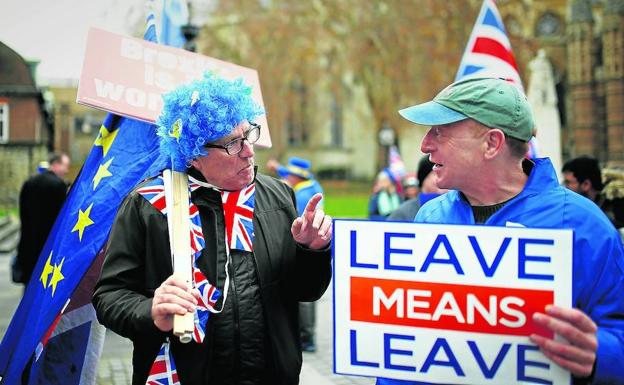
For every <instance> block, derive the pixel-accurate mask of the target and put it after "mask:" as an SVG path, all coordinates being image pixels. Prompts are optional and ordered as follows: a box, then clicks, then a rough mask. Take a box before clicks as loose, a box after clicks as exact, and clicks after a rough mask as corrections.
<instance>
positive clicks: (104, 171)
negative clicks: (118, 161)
mask: <svg viewBox="0 0 624 385" xmlns="http://www.w3.org/2000/svg"><path fill="white" fill-rule="evenodd" d="M113 159H115V158H111V159H110V160H109V161H108V162H106V163H104V164H101V165H100V167H98V170H97V172H96V173H95V176H94V177H93V191H95V188H96V187H97V186H98V185H99V184H100V181H101V180H102V179H104V178H107V177H109V176H113V174H111V172H110V171H108V167H109V166H110V165H111V163H112V162H113Z"/></svg>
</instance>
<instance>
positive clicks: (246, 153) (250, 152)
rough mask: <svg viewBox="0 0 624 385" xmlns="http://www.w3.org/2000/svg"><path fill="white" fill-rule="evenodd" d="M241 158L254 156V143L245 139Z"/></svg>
mask: <svg viewBox="0 0 624 385" xmlns="http://www.w3.org/2000/svg"><path fill="white" fill-rule="evenodd" d="M240 156H241V158H250V157H252V156H254V145H253V144H251V143H249V141H247V140H243V149H242V150H241V152H240Z"/></svg>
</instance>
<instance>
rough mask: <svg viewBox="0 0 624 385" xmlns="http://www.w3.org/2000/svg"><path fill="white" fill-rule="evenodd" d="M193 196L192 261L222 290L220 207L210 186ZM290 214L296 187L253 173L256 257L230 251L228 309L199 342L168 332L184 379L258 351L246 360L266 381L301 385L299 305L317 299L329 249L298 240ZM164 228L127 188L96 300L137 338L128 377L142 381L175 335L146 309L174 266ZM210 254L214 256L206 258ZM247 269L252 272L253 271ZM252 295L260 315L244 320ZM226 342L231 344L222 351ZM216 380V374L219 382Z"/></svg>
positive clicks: (189, 381) (187, 384)
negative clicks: (198, 229) (198, 250)
mask: <svg viewBox="0 0 624 385" xmlns="http://www.w3.org/2000/svg"><path fill="white" fill-rule="evenodd" d="M191 199H192V200H193V202H194V203H195V204H196V205H197V207H198V209H199V212H200V217H201V220H202V230H203V233H204V237H205V239H206V248H205V249H204V250H203V251H202V256H201V257H200V258H199V259H198V261H197V264H198V267H199V268H200V269H201V270H202V271H203V272H204V273H205V274H206V276H207V278H208V280H209V281H210V282H213V283H214V282H217V286H218V287H219V288H220V289H222V288H223V286H222V282H223V279H222V278H221V276H222V275H223V261H224V259H225V257H224V255H225V251H224V250H225V249H224V247H222V242H223V239H222V238H223V236H222V234H223V225H222V221H223V213H222V211H221V209H220V208H219V209H218V210H216V209H215V207H216V206H215V201H220V198H218V194H217V193H216V192H214V191H211V190H208V189H205V188H200V189H198V190H196V191H195V192H194V193H193V194H192V196H191ZM295 216H296V210H295V200H294V195H293V193H292V190H291V189H290V188H289V187H287V186H286V185H285V184H284V183H282V182H279V181H277V180H276V179H274V178H270V177H267V176H263V175H257V177H256V194H255V210H254V233H255V237H254V252H253V254H250V255H249V256H251V255H253V257H254V258H253V259H251V258H245V253H244V252H233V253H232V269H231V270H230V272H231V274H230V282H232V283H233V284H232V285H231V287H230V294H229V296H228V302H229V306H226V310H224V312H223V313H221V314H211V315H210V319H209V320H208V331H207V334H206V339H205V340H204V343H203V344H201V345H198V344H196V343H194V342H191V343H189V344H180V343H179V341H178V340H177V338H171V339H170V340H171V341H172V344H171V350H172V352H173V355H174V361H175V363H176V366H177V371H178V375H179V377H180V382H181V384H183V385H193V384H208V383H222V381H223V380H222V379H223V378H228V376H229V374H228V373H226V374H223V373H217V372H218V371H219V370H221V369H223V368H221V367H216V368H215V366H214V363H215V362H218V363H222V362H225V361H227V360H229V361H227V362H230V363H232V366H231V367H229V368H225V369H226V370H230V373H231V370H234V371H235V372H236V370H237V365H238V364H242V363H239V362H237V359H238V358H240V359H241V360H243V359H244V358H245V357H246V358H247V359H249V358H250V357H251V359H252V360H254V358H253V357H256V358H257V360H256V362H251V363H248V362H247V363H246V364H247V367H249V366H251V367H254V366H255V365H266V367H267V369H268V370H267V371H266V372H265V374H264V375H268V376H269V377H268V378H266V381H265V382H266V383H271V384H297V383H298V381H299V372H300V369H301V350H300V341H299V326H298V302H299V301H312V300H316V299H318V298H320V297H321V295H322V294H323V293H324V291H325V289H326V288H327V286H328V284H329V281H330V278H331V261H330V259H331V257H330V251H329V248H327V249H325V250H322V251H314V250H309V249H306V248H303V247H301V246H300V245H297V244H296V243H295V242H294V240H293V239H292V236H291V234H290V227H291V224H292V221H293V220H294V218H295ZM166 234H167V221H166V218H165V217H164V216H163V215H162V214H161V213H160V212H158V211H157V210H156V209H155V208H154V207H152V206H151V204H150V203H149V202H147V200H145V199H144V198H143V197H141V196H140V195H139V194H137V193H136V192H132V193H131V194H130V195H129V196H128V197H127V198H126V199H125V200H124V202H123V204H122V206H121V207H120V210H119V212H118V214H117V218H116V219H115V224H114V225H113V228H112V230H111V235H110V238H109V242H108V250H107V252H106V258H105V261H104V265H103V268H102V274H101V277H100V280H99V282H98V283H97V285H96V290H95V293H94V297H93V303H94V305H95V308H96V312H97V316H98V319H99V320H100V322H101V323H102V324H104V325H105V326H106V327H108V328H110V329H112V330H113V331H115V332H116V333H118V334H120V335H122V336H125V337H128V338H130V339H132V340H133V343H134V354H133V367H134V375H133V383H134V384H144V383H145V379H146V378H147V374H148V372H149V369H150V367H151V364H152V362H153V360H154V358H155V356H156V353H157V352H158V350H159V348H160V346H161V344H162V342H163V341H164V339H165V337H167V336H171V333H163V332H161V331H159V330H158V329H157V328H156V327H155V326H154V323H153V321H152V318H151V315H150V310H151V304H152V297H153V294H154V291H155V289H156V288H157V287H158V286H160V284H161V283H162V282H163V281H164V280H165V279H166V278H167V277H168V276H169V275H171V273H172V267H171V259H170V251H169V240H168V236H167V235H166ZM215 253H216V254H217V256H216V257H215V256H214V255H212V254H215ZM249 256H248V257H249ZM215 266H218V267H216V268H215ZM252 266H253V267H254V270H255V271H253V272H251V273H250V271H249V270H250V269H251V267H252ZM237 267H238V269H237ZM215 270H216V271H215ZM217 275H218V276H219V277H220V278H219V279H218V280H217ZM237 287H238V289H237ZM241 288H245V289H244V290H241ZM258 299H259V300H260V306H257V308H258V309H259V310H260V311H259V312H256V313H257V315H256V317H255V318H254V317H253V316H251V318H250V317H249V316H248V317H246V318H241V317H240V312H239V311H240V310H241V308H242V310H243V311H247V310H249V307H250V306H253V305H254V304H256V305H257V304H258ZM219 306H220V301H219V303H218V304H217V307H219ZM228 307H229V310H228ZM246 314H248V315H249V314H253V312H249V311H247V313H246ZM217 317H218V318H217ZM230 320H231V321H230ZM229 322H236V325H232V328H231V329H230V330H231V331H234V334H233V337H230V336H228V335H222V334H219V333H225V332H224V331H225V330H227V324H228V323H229ZM258 329H259V330H258ZM258 331H259V332H260V333H262V336H260V338H258V339H256V342H253V341H250V340H248V339H246V337H245V336H249V335H252V334H254V333H256V332H258ZM215 333H217V334H215ZM236 336H238V338H239V340H238V341H237V340H236ZM241 337H242V338H244V341H242V342H241V341H240V338H241ZM219 341H221V343H220V344H221V345H224V346H221V347H220V349H218V350H217V349H215V348H214V346H213V344H214V343H215V342H219ZM228 341H230V342H228ZM230 343H232V344H233V345H234V346H230V349H228V346H229V345H230ZM254 344H255V346H254ZM258 345H260V346H258ZM241 349H246V350H242V351H241ZM224 360H225V361H224ZM243 366H245V365H243ZM246 374H249V373H244V371H243V372H242V373H241V376H245V375H246ZM216 378H219V379H220V380H219V381H218V382H217V380H216ZM233 381H234V382H231V381H230V380H228V383H246V382H245V381H244V378H240V377H239V378H236V379H235V380H233Z"/></svg>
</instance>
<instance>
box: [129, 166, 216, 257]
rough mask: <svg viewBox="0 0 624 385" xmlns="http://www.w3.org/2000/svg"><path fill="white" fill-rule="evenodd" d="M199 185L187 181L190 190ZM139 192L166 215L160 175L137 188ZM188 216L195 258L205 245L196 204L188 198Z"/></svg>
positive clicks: (162, 182)
mask: <svg viewBox="0 0 624 385" xmlns="http://www.w3.org/2000/svg"><path fill="white" fill-rule="evenodd" d="M199 187H201V186H200V185H198V184H197V183H189V188H190V190H191V191H194V190H197V189H198V188H199ZM137 193H139V194H140V195H141V196H142V197H143V198H145V199H146V200H147V201H148V202H150V203H151V204H152V206H154V207H155V208H156V209H157V210H158V211H160V212H161V213H162V214H163V215H165V216H166V215H167V202H166V200H165V183H164V180H163V177H162V175H161V176H159V177H158V178H154V179H153V180H151V181H149V182H148V183H147V184H146V185H145V186H143V187H141V188H138V189H137ZM189 218H190V221H191V234H190V241H191V249H192V250H193V254H194V255H195V259H197V258H199V255H200V254H201V251H202V249H203V248H204V247H205V246H206V242H205V241H204V233H203V232H202V227H201V220H200V218H199V210H198V209H197V206H195V205H194V204H193V202H191V201H190V200H189Z"/></svg>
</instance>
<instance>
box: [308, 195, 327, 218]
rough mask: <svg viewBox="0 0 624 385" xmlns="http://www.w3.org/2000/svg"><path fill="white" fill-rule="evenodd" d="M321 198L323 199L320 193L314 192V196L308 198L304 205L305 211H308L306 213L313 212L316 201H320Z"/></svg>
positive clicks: (316, 204)
mask: <svg viewBox="0 0 624 385" xmlns="http://www.w3.org/2000/svg"><path fill="white" fill-rule="evenodd" d="M321 199H323V194H322V193H316V194H314V196H313V197H312V198H310V200H309V201H308V204H307V205H306V207H305V212H308V213H313V212H315V211H316V206H318V203H319V202H320V201H321Z"/></svg>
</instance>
